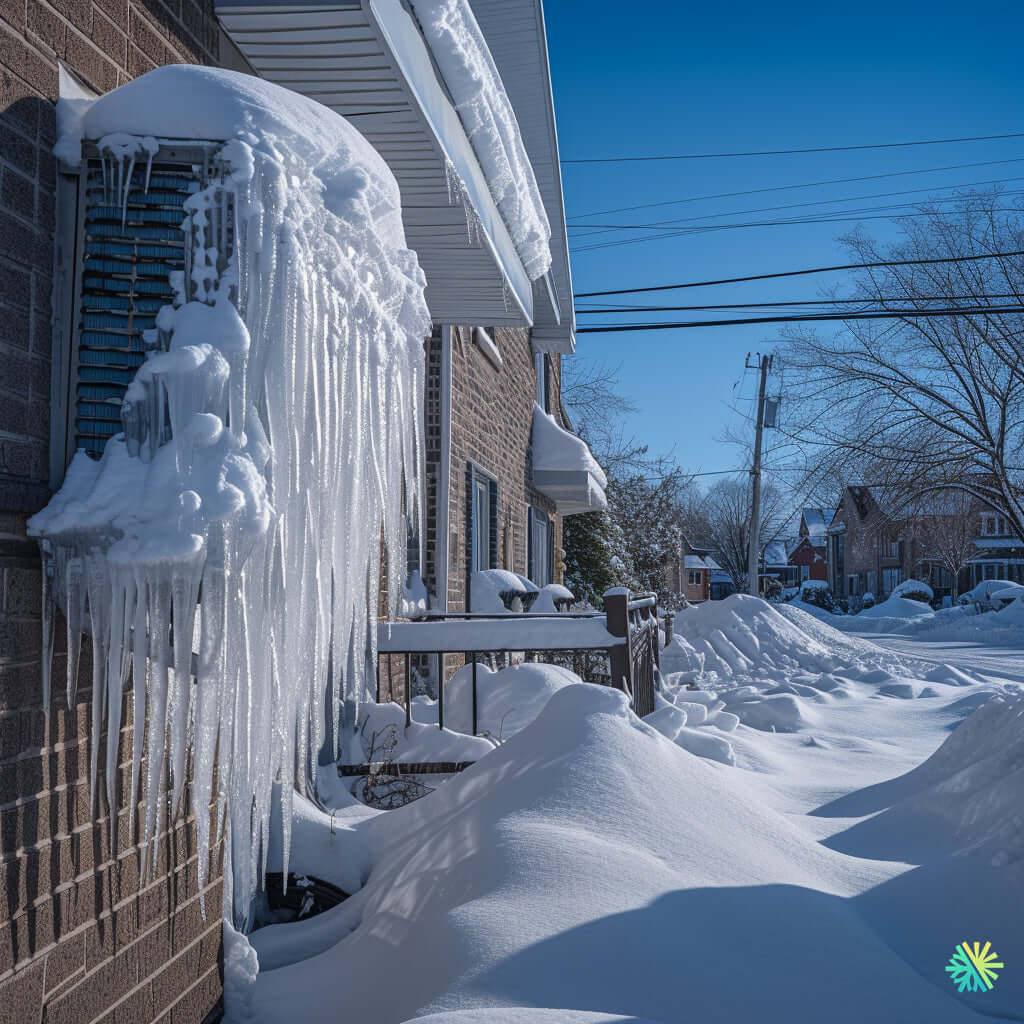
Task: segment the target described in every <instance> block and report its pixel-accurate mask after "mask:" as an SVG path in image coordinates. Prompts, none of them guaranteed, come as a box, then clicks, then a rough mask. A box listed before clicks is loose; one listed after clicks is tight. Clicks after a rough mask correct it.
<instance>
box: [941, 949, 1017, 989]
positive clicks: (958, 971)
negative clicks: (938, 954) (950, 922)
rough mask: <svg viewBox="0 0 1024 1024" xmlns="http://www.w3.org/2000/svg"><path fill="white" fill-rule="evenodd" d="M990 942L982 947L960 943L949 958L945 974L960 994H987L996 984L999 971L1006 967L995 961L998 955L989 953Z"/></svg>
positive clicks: (999, 961)
mask: <svg viewBox="0 0 1024 1024" xmlns="http://www.w3.org/2000/svg"><path fill="white" fill-rule="evenodd" d="M991 948H992V943H991V942H986V943H985V945H984V946H982V944H981V943H980V942H975V943H974V944H973V945H972V944H971V943H969V942H961V943H960V945H959V946H957V947H956V952H955V953H954V954H953V955H952V956H951V957H950V958H949V964H948V966H947V967H946V973H947V974H949V976H950V980H951V981H952V982H953V984H954V985H956V987H957V990H958V991H960V992H988V991H990V990H991V989H992V986H993V985H995V983H996V978H998V977H999V971H1000V970H1001V969H1002V968H1003V967H1005V966H1006V965H1005V964H1004V963H1003V962H1002V961H1001V960H997V959H996V957H998V956H999V954H998V953H990V952H989V950H990V949H991Z"/></svg>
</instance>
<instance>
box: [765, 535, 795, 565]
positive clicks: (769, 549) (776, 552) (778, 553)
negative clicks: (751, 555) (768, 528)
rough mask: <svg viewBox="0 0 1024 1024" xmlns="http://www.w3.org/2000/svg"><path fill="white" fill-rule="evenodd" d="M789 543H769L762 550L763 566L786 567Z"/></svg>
mask: <svg viewBox="0 0 1024 1024" xmlns="http://www.w3.org/2000/svg"><path fill="white" fill-rule="evenodd" d="M788 548H789V543H788V541H785V540H773V541H769V542H768V543H767V544H766V545H765V548H764V564H765V566H769V565H773V566H779V565H786V564H787V563H788V562H789V550H788Z"/></svg>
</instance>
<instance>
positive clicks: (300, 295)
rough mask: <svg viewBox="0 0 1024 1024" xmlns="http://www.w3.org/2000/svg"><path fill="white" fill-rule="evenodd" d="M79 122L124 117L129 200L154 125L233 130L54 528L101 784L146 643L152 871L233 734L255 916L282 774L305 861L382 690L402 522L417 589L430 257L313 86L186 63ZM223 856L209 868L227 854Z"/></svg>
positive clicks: (141, 677)
mask: <svg viewBox="0 0 1024 1024" xmlns="http://www.w3.org/2000/svg"><path fill="white" fill-rule="evenodd" d="M63 123H64V124H65V125H66V126H67V127H68V129H69V130H71V131H74V132H75V133H81V135H82V136H84V137H85V138H89V139H95V140H104V139H106V141H107V145H105V146H103V147H102V153H103V159H104V168H105V172H104V181H105V182H106V183H107V187H108V197H107V198H108V202H117V203H123V202H124V201H125V197H126V195H127V189H126V188H124V185H125V183H127V182H129V181H130V179H131V172H132V167H133V165H134V162H135V161H136V160H140V159H145V160H147V161H148V160H149V159H151V158H152V156H153V152H154V147H153V144H152V140H153V139H156V140H160V139H176V140H180V139H208V140H213V141H214V142H215V143H218V144H220V145H219V146H218V147H217V148H216V149H215V150H214V152H213V156H212V160H211V166H210V172H209V175H208V176H207V178H206V179H205V180H204V181H203V182H201V187H200V188H199V190H198V191H197V192H195V193H194V194H193V195H191V196H190V197H189V199H188V200H187V201H186V203H185V212H184V223H183V231H184V235H183V238H184V239H185V241H186V244H187V245H188V247H189V258H188V260H187V261H186V267H187V268H189V274H188V277H187V278H186V277H185V276H184V275H183V274H177V275H176V277H175V278H174V279H173V281H172V283H173V284H174V286H175V288H176V291H177V299H176V301H175V303H174V305H173V306H165V307H164V308H163V309H162V310H161V311H160V313H159V315H158V318H157V325H158V327H157V330H156V331H155V332H152V334H151V336H148V337H147V339H146V341H147V344H148V345H149V346H150V347H151V352H150V354H149V357H148V358H147V360H146V362H145V363H144V364H143V366H142V367H141V369H140V370H139V372H138V375H137V377H136V379H135V381H134V382H133V384H132V385H131V387H130V388H129V391H128V394H127V396H126V399H125V403H124V408H123V413H122V420H123V424H124V428H125V430H124V433H122V434H119V435H117V436H116V437H114V438H112V439H111V440H110V442H109V443H108V445H107V447H106V450H105V452H104V455H103V458H102V460H101V461H100V462H98V463H95V462H92V461H90V460H89V459H88V458H87V457H86V456H85V455H84V454H79V455H77V456H76V457H75V460H74V461H73V463H72V466H71V468H70V470H69V472H68V474H67V477H66V480H65V483H64V486H63V487H62V488H61V490H60V491H59V492H58V494H57V495H55V497H54V499H53V500H52V501H51V503H50V504H49V505H48V506H47V508H45V509H44V510H43V511H42V512H40V513H39V514H38V515H37V516H35V517H33V519H32V520H31V521H30V529H31V532H32V533H33V534H34V535H35V536H37V537H39V538H40V542H41V547H42V552H43V557H44V561H45V566H46V572H45V573H44V579H45V580H46V581H47V584H48V587H47V592H46V594H45V598H44V599H45V602H46V631H45V639H44V644H45V647H46V650H45V651H44V663H45V664H46V666H47V671H46V675H45V677H44V686H45V687H47V688H48V685H49V675H48V673H49V660H50V659H49V655H50V652H52V648H53V636H52V631H53V623H54V602H55V601H56V602H59V604H60V606H61V607H62V608H63V609H64V611H65V613H66V616H67V623H68V650H69V652H70V655H69V658H68V688H69V695H70V694H71V693H73V689H74V684H75V679H76V677H77V670H78V657H79V653H80V650H81V633H82V631H83V630H85V629H88V630H89V632H91V634H92V637H93V645H92V650H93V685H94V691H93V692H94V695H95V696H94V700H93V722H92V737H93V749H92V764H91V789H92V795H93V799H94V800H95V797H96V792H97V774H98V759H99V750H98V745H99V737H100V734H101V731H102V729H103V725H104V721H103V720H104V717H105V718H106V722H107V728H108V737H109V742H108V745H107V750H106V757H105V760H106V768H107V791H108V799H109V800H110V801H111V804H113V796H114V786H115V783H116V778H117V740H118V734H119V725H120V714H121V698H120V695H121V691H122V687H123V685H124V683H125V681H126V677H127V673H128V666H129V664H131V663H132V661H134V666H133V673H132V674H133V679H134V749H133V774H132V795H131V800H130V803H131V806H132V807H134V805H135V802H136V801H135V794H136V793H137V792H138V790H139V789H140V785H141V784H140V778H139V776H140V758H141V754H142V743H143V734H144V730H145V728H146V725H147V723H148V734H149V736H150V737H151V740H150V745H149V750H148V755H147V758H146V763H147V769H146V778H145V782H144V785H141V788H142V789H143V790H144V794H145V800H146V808H147V810H146V815H145V819H146V820H145V823H144V829H143V835H144V841H145V844H144V861H143V874H144V875H145V873H146V869H147V865H146V859H145V858H146V856H147V855H148V854H149V853H150V847H151V841H155V837H156V836H157V835H158V834H159V832H160V831H161V829H162V828H163V827H164V825H163V822H162V820H161V819H162V816H163V814H164V811H165V809H166V807H167V803H168V802H167V801H165V800H163V799H160V793H161V792H162V787H163V784H164V782H165V780H166V778H167V777H168V776H169V780H170V785H171V794H172V799H171V801H170V811H171V813H176V812H177V811H178V810H179V805H180V803H181V797H182V792H183V789H184V782H185V779H186V776H187V775H188V773H189V770H190V769H189V767H187V762H188V761H189V760H191V771H192V773H193V778H194V781H193V783H192V785H191V786H190V792H191V810H192V811H193V813H194V814H195V818H196V822H197V828H198V830H199V842H200V847H201V848H203V849H205V848H206V846H207V843H208V839H209V836H208V827H209V826H208V823H209V820H210V816H209V814H208V812H207V808H208V805H209V804H210V802H211V799H212V798H213V796H214V794H213V791H212V785H213V767H214V756H215V753H216V755H217V763H218V779H219V785H218V791H217V794H216V797H217V799H218V800H219V801H220V803H221V807H222V809H225V810H226V812H227V823H226V828H227V832H228V835H229V837H230V840H231V842H230V844H229V845H230V851H229V857H230V864H229V870H228V871H226V876H227V879H228V884H227V885H226V886H225V891H226V893H227V894H228V895H227V896H226V901H227V902H228V912H229V914H230V915H231V916H233V918H234V921H235V923H236V924H238V925H239V926H244V925H245V923H246V921H247V918H248V914H249V902H250V897H251V896H252V894H253V892H254V891H255V890H256V888H257V887H258V885H259V884H260V874H261V868H262V851H263V850H264V848H265V846H266V843H267V840H268V832H269V828H270V817H271V803H272V786H273V784H274V783H275V781H276V782H279V783H280V786H279V792H280V793H281V799H282V800H283V801H284V803H285V805H286V806H285V808H284V809H283V814H282V818H283V821H284V823H285V829H284V837H283V842H284V855H283V860H284V863H285V864H287V859H288V851H289V845H290V844H289V835H290V833H289V827H290V822H291V820H292V815H291V813H290V809H289V805H290V800H291V794H292V792H293V789H294V783H295V781H296V780H297V779H299V780H301V778H302V777H303V776H305V775H307V774H309V775H312V774H313V773H314V771H315V766H316V760H317V754H318V751H319V749H320V747H321V745H322V744H323V743H324V742H325V728H324V721H323V719H324V714H323V709H324V707H325V704H326V702H327V700H328V699H329V700H330V706H332V707H333V708H334V709H335V720H334V722H333V723H328V724H329V726H331V727H332V732H331V734H330V736H328V737H326V739H328V740H329V741H330V742H331V743H333V744H334V745H335V747H337V746H338V745H339V743H340V740H339V737H341V736H343V735H346V736H350V735H352V729H353V727H354V725H355V722H356V720H357V711H358V706H359V704H360V702H362V701H364V700H365V699H366V696H367V694H368V693H369V692H370V688H371V681H370V680H369V679H368V678H367V673H366V667H365V666H366V665H367V663H368V662H369V663H370V664H372V655H371V657H369V658H368V654H369V653H370V652H371V650H372V646H373V644H374V643H375V636H376V634H375V630H374V629H372V628H370V624H369V623H368V621H367V614H366V594H367V593H371V594H373V593H376V592H377V588H378V580H379V574H380V537H381V533H382V531H383V536H384V538H385V542H386V545H387V549H388V552H389V562H390V565H391V567H392V571H391V573H390V574H389V582H390V588H391V589H390V594H389V598H390V607H391V609H395V608H397V606H398V602H399V599H400V597H401V581H402V579H403V578H404V575H405V572H404V567H405V542H404V536H403V532H402V530H403V517H402V515H401V509H402V502H401V495H402V490H403V478H404V480H405V482H406V483H409V482H414V481H415V479H416V472H417V464H418V449H419V445H420V437H419V432H420V427H419V423H420V421H421V414H420V401H421V398H420V396H421V391H422V388H421V379H422V359H423V350H422V339H423V337H424V336H425V335H426V333H427V332H428V331H429V327H430V319H429V315H428V312H427V308H426V305H425V303H424V300H423V287H424V278H423V275H422V272H421V271H420V269H419V266H418V263H417V261H416V256H415V254H414V253H412V252H411V251H410V250H408V249H406V248H405V241H404V236H403V232H402V222H401V201H400V196H399V192H398V187H397V184H396V182H395V180H394V178H393V176H392V175H391V173H390V171H389V170H388V168H387V166H386V165H385V164H384V162H383V161H382V159H381V158H380V156H379V155H378V154H377V153H376V152H375V151H374V149H373V148H372V147H371V146H370V145H369V144H368V143H367V142H366V141H365V140H364V139H363V138H362V136H360V135H359V133H358V132H357V131H356V130H355V129H354V128H352V127H351V126H350V125H349V124H348V123H347V122H346V121H344V120H343V119H342V118H341V117H339V116H338V115H336V114H334V113H332V112H331V111H330V110H328V109H327V108H325V107H323V106H321V105H320V104H318V103H315V102H313V101H312V100H309V99H306V98H305V97H302V96H300V95H298V94H296V93H294V92H290V91H288V90H286V89H282V88H279V87H278V86H275V85H272V84H270V83H268V82H265V81H263V80H261V79H259V78H255V77H252V76H249V75H242V74H236V73H233V72H229V71H222V70H218V69H214V68H206V67H195V66H191V65H189V66H184V65H173V66H169V67H163V68H159V69H157V70H155V71H152V72H150V73H148V74H146V75H143V76H142V77H140V78H137V79H135V80H133V81H131V82H129V83H127V84H126V85H124V86H121V87H120V88H118V89H115V90H114V91H113V92H111V93H108V94H107V95H105V96H103V97H101V98H99V99H97V100H95V102H93V103H92V104H91V105H90V106H88V108H87V109H85V108H83V107H82V106H81V104H79V107H78V108H76V116H75V117H74V118H68V119H64V122H63ZM111 136H115V138H114V139H113V141H112V140H111ZM133 138H135V139H136V140H137V145H136V144H134V143H133V141H132V140H133ZM76 141H78V143H79V153H80V139H78V137H77V135H76V137H75V138H62V140H61V147H60V148H61V152H62V154H64V155H65V157H71V158H73V157H74V151H75V142H76ZM115 143H116V144H115ZM118 192H120V195H118V194H115V193H118ZM165 410H166V415H165ZM408 493H411V494H413V495H415V494H416V493H417V489H416V487H415V486H410V487H408ZM411 514H413V515H415V514H416V510H415V509H413V510H411ZM200 587H201V588H202V605H201V608H200V610H199V621H198V623H196V625H195V627H194V626H193V623H194V622H195V620H196V611H197V596H198V593H199V589H200ZM332 595H333V596H332ZM172 623H173V644H172V642H171V624H172ZM194 633H195V634H196V635H197V638H198V651H199V654H198V659H197V665H196V679H197V685H196V686H195V687H194V688H193V686H192V683H191V675H192V661H193V635H194ZM332 649H333V666H334V669H333V673H332V674H331V675H330V676H329V675H328V656H329V652H330V651H331V650H332ZM132 650H134V658H132V654H131V652H132ZM147 655H148V659H147ZM328 688H329V692H328ZM44 699H47V698H46V697H44ZM343 705H344V712H343V715H342V720H341V721H339V715H340V714H341V709H342V706H343ZM342 726H345V729H344V732H343V731H342ZM165 735H166V737H167V742H166V745H165V743H164V742H163V740H164V737H165ZM153 737H158V738H159V740H158V741H156V742H154V741H153V739H152V738H153ZM152 859H153V858H152V857H150V863H151V862H152ZM199 865H200V868H199V871H200V879H201V881H202V878H203V876H204V875H205V871H206V858H205V857H200V858H199ZM232 901H233V906H232Z"/></svg>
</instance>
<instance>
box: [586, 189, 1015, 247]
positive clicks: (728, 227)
mask: <svg viewBox="0 0 1024 1024" xmlns="http://www.w3.org/2000/svg"><path fill="white" fill-rule="evenodd" d="M1004 195H1007V196H1010V195H1020V193H1019V192H1006V193H1004ZM947 201H949V202H952V201H954V200H947ZM907 205H908V204H906V203H900V204H897V205H894V206H891V207H888V208H889V209H901V208H903V207H905V206H907ZM870 209H881V210H884V209H886V207H884V206H883V207H872V208H870ZM847 212H849V213H857V216H850V217H847V216H838V215H829V216H824V217H813V216H810V217H780V218H777V219H775V220H755V221H740V222H737V223H735V224H701V225H696V226H694V227H689V228H679V229H678V230H676V231H665V232H662V233H661V234H660V235H644V236H642V237H640V238H621V239H617V240H615V241H609V242H594V243H593V244H591V245H581V246H576V247H575V248H573V254H574V255H580V254H582V253H586V252H594V251H595V250H597V249H610V248H613V247H614V246H619V245H636V244H638V243H641V242H656V241H658V240H660V239H663V238H678V237H680V236H682V235H702V234H707V233H709V232H714V231H736V230H741V229H744V228H773V227H792V226H793V225H798V224H848V223H850V222H854V221H856V222H860V221H865V220H915V219H917V218H919V217H956V216H959V215H960V211H959V210H949V211H945V212H944V211H942V210H936V211H931V212H928V211H924V212H919V213H878V214H871V213H867V212H861V213H858V212H857V211H854V210H851V211H837V214H838V213H847ZM992 212H999V213H1016V214H1019V213H1020V212H1021V211H1020V210H1019V209H1017V208H1016V207H1012V206H1010V207H993V208H992Z"/></svg>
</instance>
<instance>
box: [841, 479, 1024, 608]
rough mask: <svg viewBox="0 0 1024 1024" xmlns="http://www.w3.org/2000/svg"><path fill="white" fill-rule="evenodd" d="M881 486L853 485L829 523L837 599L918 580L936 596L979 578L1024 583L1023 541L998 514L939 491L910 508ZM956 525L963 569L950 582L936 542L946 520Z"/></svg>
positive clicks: (963, 587)
mask: <svg viewBox="0 0 1024 1024" xmlns="http://www.w3.org/2000/svg"><path fill="white" fill-rule="evenodd" d="M886 494H887V492H886V489H885V488H881V487H867V486H851V487H847V488H846V489H845V490H844V492H843V497H842V500H841V502H840V504H839V507H838V508H837V509H836V513H835V518H834V519H833V520H832V521H831V523H830V524H829V526H828V528H827V536H828V542H827V543H828V558H827V569H828V576H827V579H828V582H829V587H830V588H831V589H832V591H833V593H834V594H835V595H836V596H837V597H856V596H862V595H863V594H866V593H871V594H873V595H874V597H875V598H876V599H882V598H884V597H885V596H886V595H888V594H890V593H891V592H892V590H893V589H894V588H895V587H896V586H897V585H898V584H900V583H902V582H903V581H904V580H907V579H919V580H922V581H923V582H925V583H928V584H929V586H931V588H932V590H933V592H934V593H935V596H936V597H937V598H940V599H941V598H949V597H952V596H953V594H954V590H955V592H956V593H958V594H959V593H963V592H964V591H965V590H969V589H970V588H971V587H973V586H974V585H975V584H977V583H979V582H981V581H982V580H984V579H1006V580H1010V581H1012V582H1024V542H1022V540H1021V539H1020V538H1019V537H1016V536H1014V535H1013V532H1012V530H1011V529H1010V528H1009V525H1008V523H1007V522H1006V519H1005V518H1004V517H1001V516H999V515H997V514H995V513H993V512H992V511H991V510H989V509H987V508H985V507H983V506H982V505H981V504H980V503H979V502H969V503H966V504H953V503H952V502H951V501H950V498H949V495H948V494H947V495H944V494H942V493H938V494H935V495H933V496H930V497H927V498H924V499H921V500H920V501H918V502H916V503H915V507H914V508H913V510H912V511H908V510H901V511H899V512H897V513H893V512H892V511H887V510H891V509H894V508H895V509H899V508H900V505H899V502H898V501H896V500H895V499H888V498H887V497H886ZM958 520H959V521H960V522H962V525H961V526H960V527H959V529H960V530H962V531H963V532H964V534H965V539H967V543H966V544H961V546H962V547H963V548H964V549H965V551H964V553H965V555H966V558H965V559H964V567H963V568H962V569H961V570H960V573H959V577H958V579H957V581H956V587H955V588H954V586H953V582H954V581H953V580H952V578H951V575H950V572H949V569H948V568H946V566H945V565H943V558H942V557H941V552H940V551H939V550H937V546H938V545H940V544H941V543H942V541H941V537H942V536H943V534H944V533H948V532H949V528H948V526H947V528H946V529H945V530H943V529H942V527H943V524H944V523H949V524H952V523H955V522H957V521H958ZM968 538H969V539H968Z"/></svg>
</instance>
